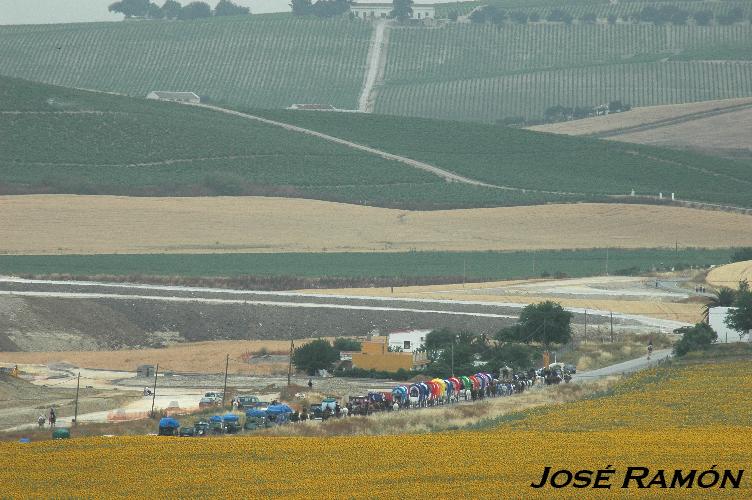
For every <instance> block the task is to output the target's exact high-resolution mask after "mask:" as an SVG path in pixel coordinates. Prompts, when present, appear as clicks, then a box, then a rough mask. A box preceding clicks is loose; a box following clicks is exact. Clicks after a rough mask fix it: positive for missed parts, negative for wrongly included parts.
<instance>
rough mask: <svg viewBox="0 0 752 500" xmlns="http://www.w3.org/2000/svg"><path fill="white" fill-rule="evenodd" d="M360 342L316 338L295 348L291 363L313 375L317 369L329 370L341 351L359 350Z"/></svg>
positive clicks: (337, 359)
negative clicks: (331, 341) (330, 340)
mask: <svg viewBox="0 0 752 500" xmlns="http://www.w3.org/2000/svg"><path fill="white" fill-rule="evenodd" d="M359 350H360V342H358V341H357V340H352V339H346V338H342V337H340V338H336V339H334V343H333V344H332V343H330V342H329V341H327V340H323V339H318V340H314V341H312V342H309V343H307V344H304V345H302V346H300V347H297V348H295V351H293V354H292V363H293V364H294V365H295V368H296V369H297V370H299V371H304V372H306V373H307V374H309V375H314V374H316V372H317V371H318V370H331V369H332V366H334V363H336V362H337V361H339V353H340V352H341V351H359Z"/></svg>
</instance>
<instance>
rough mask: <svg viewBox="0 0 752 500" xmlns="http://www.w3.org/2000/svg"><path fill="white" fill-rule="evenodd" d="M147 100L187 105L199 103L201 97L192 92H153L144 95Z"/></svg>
mask: <svg viewBox="0 0 752 500" xmlns="http://www.w3.org/2000/svg"><path fill="white" fill-rule="evenodd" d="M146 98H147V99H154V100H157V101H172V102H185V103H188V104H199V103H201V97H199V96H198V94H195V93H193V92H171V91H165V90H154V91H152V92H149V93H148V94H147V95H146Z"/></svg>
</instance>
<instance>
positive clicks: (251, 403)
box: [238, 396, 267, 409]
mask: <svg viewBox="0 0 752 500" xmlns="http://www.w3.org/2000/svg"><path fill="white" fill-rule="evenodd" d="M263 406H267V403H265V402H263V401H261V400H260V399H259V398H258V396H238V409H248V408H261V407H263Z"/></svg>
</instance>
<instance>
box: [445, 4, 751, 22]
mask: <svg viewBox="0 0 752 500" xmlns="http://www.w3.org/2000/svg"><path fill="white" fill-rule="evenodd" d="M713 17H714V16H713V12H712V11H710V10H701V11H696V12H690V11H688V10H684V9H680V8H679V7H677V6H676V5H664V6H661V7H654V6H652V5H650V6H647V7H645V8H643V9H642V10H641V11H639V12H635V13H633V14H626V15H624V16H623V17H622V20H623V21H624V22H631V23H654V24H658V25H662V24H676V25H684V24H687V22H688V21H689V19H690V18H692V19H694V21H695V23H697V24H699V25H701V26H707V25H709V24H710V23H711V22H712V21H713ZM469 18H470V21H471V22H474V23H479V24H485V23H491V24H497V25H499V24H502V23H504V22H510V23H517V24H527V23H528V22H533V23H536V22H539V21H541V16H540V14H538V13H537V12H530V13H528V12H522V11H513V12H506V11H504V10H500V9H498V8H497V7H495V6H493V5H487V6H484V7H480V8H478V9H475V10H474V11H473V12H471V13H470V16H469ZM449 20H451V21H456V20H457V13H456V12H450V13H449ZM545 20H546V21H548V22H550V23H564V24H572V22H573V21H574V20H575V18H574V16H573V15H572V14H570V13H569V12H567V11H566V10H564V9H558V8H557V9H552V10H551V11H550V12H549V13H548V15H547V16H546V18H545ZM606 20H607V21H608V24H612V25H613V24H616V23H617V21H618V20H619V16H617V15H616V14H608V15H607V16H606ZM715 20H716V22H717V23H718V24H724V25H729V24H733V23H737V22H743V21H744V20H745V19H744V11H743V10H742V8H741V7H734V8H733V9H731V10H730V11H729V12H728V13H727V14H722V15H719V16H716V17H715ZM577 21H579V22H580V23H582V24H595V23H597V22H598V16H597V14H596V13H595V12H586V13H584V14H582V15H581V16H580V17H579V18H578V19H577Z"/></svg>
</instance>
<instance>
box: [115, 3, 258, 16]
mask: <svg viewBox="0 0 752 500" xmlns="http://www.w3.org/2000/svg"><path fill="white" fill-rule="evenodd" d="M108 9H109V11H110V12H116V13H119V14H123V15H124V16H125V17H126V18H134V17H135V18H143V19H183V20H184V19H200V18H203V17H211V16H212V15H214V16H240V15H247V14H250V9H248V7H241V6H240V5H236V4H234V3H233V2H231V1H230V0H220V1H219V3H218V4H217V6H216V7H215V8H214V10H213V11H212V8H211V6H210V5H209V4H208V3H206V2H191V3H189V4H187V5H185V6H183V5H182V4H181V3H180V2H177V1H176V0H167V1H166V2H165V3H164V4H163V5H162V6H161V7H160V6H159V5H157V4H156V3H154V2H150V1H149V0H121V1H119V2H115V3H113V4H111V5H110V6H109V8H108Z"/></svg>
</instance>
